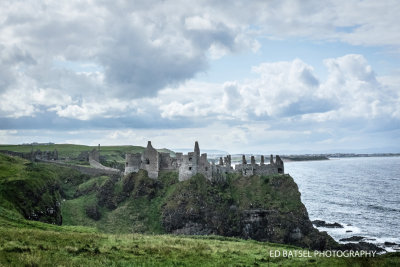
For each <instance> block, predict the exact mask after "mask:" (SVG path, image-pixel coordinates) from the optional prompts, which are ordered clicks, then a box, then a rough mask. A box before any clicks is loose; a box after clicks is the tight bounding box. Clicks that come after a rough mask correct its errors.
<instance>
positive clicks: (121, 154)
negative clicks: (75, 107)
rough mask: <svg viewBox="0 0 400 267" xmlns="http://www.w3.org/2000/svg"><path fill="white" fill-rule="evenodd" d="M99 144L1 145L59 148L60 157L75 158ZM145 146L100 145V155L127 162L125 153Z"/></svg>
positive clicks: (8, 147)
mask: <svg viewBox="0 0 400 267" xmlns="http://www.w3.org/2000/svg"><path fill="white" fill-rule="evenodd" d="M94 148H96V149H97V148H98V146H85V145H73V144H52V145H0V150H9V151H14V152H22V153H28V152H31V151H32V149H33V150H34V151H36V150H37V149H40V150H41V151H53V150H55V149H57V151H58V156H59V157H60V158H69V159H75V158H77V157H78V155H79V154H80V153H81V152H84V151H91V150H92V149H94ZM143 150H144V147H141V146H130V145H127V146H100V155H101V156H104V157H105V159H106V160H107V161H116V162H125V153H141V152H142V151H143ZM158 151H160V152H168V153H170V154H172V155H174V152H173V151H171V150H168V149H165V148H163V149H158Z"/></svg>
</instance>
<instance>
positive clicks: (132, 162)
mask: <svg viewBox="0 0 400 267" xmlns="http://www.w3.org/2000/svg"><path fill="white" fill-rule="evenodd" d="M141 161H142V154H141V153H136V154H131V153H126V154H125V175H126V174H128V173H131V172H138V171H139V169H140V164H141Z"/></svg>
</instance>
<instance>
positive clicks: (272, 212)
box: [161, 175, 337, 249]
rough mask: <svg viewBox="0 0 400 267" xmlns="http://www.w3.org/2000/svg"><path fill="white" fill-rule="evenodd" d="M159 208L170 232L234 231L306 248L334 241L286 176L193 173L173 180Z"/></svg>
mask: <svg viewBox="0 0 400 267" xmlns="http://www.w3.org/2000/svg"><path fill="white" fill-rule="evenodd" d="M161 212H162V224H163V226H164V228H165V229H166V231H167V232H171V233H177V234H191V235H199V234H217V235H223V236H238V237H242V238H246V239H247V238H251V239H255V240H259V241H269V242H276V243H286V244H293V245H298V246H301V247H307V248H312V249H326V248H333V247H336V246H337V243H336V242H335V241H334V240H333V239H332V238H331V237H330V236H328V235H327V234H325V233H320V232H319V231H317V230H316V229H314V228H313V226H312V224H311V221H310V220H309V218H308V214H307V210H306V208H305V206H304V205H303V204H302V203H301V200H300V193H299V191H298V188H297V185H296V183H295V182H294V181H293V178H292V177H290V176H289V175H271V176H261V177H260V176H252V177H243V176H239V175H231V176H229V177H228V180H227V181H226V182H223V183H218V184H211V183H210V182H209V181H207V180H206V179H205V178H204V177H202V176H200V175H198V176H195V177H192V178H191V179H190V180H188V181H185V182H182V183H179V184H178V185H177V187H176V188H175V190H174V191H173V192H172V193H171V194H170V195H169V196H168V197H167V199H166V201H165V204H164V205H163V206H162V211H161Z"/></svg>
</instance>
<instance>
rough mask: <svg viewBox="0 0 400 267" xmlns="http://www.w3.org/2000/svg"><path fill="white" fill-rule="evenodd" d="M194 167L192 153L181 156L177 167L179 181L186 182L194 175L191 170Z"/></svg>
mask: <svg viewBox="0 0 400 267" xmlns="http://www.w3.org/2000/svg"><path fill="white" fill-rule="evenodd" d="M194 165H195V164H194V161H193V152H190V153H188V155H183V157H182V162H181V165H180V167H179V181H185V180H188V179H189V178H190V177H192V176H193V175H195V174H196V173H195V172H194V168H193V167H194ZM196 167H197V166H196ZM196 169H197V168H196Z"/></svg>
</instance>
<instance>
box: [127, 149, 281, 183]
mask: <svg viewBox="0 0 400 267" xmlns="http://www.w3.org/2000/svg"><path fill="white" fill-rule="evenodd" d="M125 161H126V162H125V175H126V174H129V173H132V172H138V171H139V170H146V171H147V173H148V176H149V177H150V178H153V179H157V178H158V173H159V172H160V171H178V173H179V181H185V180H187V179H189V178H190V177H192V176H193V175H196V174H202V175H204V176H205V177H206V178H207V179H208V180H220V179H224V178H225V176H226V174H228V173H241V174H242V175H243V176H251V175H267V174H274V173H284V166H283V161H282V160H281V158H280V157H279V156H278V155H276V159H275V161H274V158H273V156H272V155H271V156H270V162H269V164H266V163H265V161H264V156H261V162H260V164H257V163H256V160H255V158H254V156H251V159H250V163H247V160H246V157H245V155H243V156H242V162H241V163H240V164H236V165H235V168H233V167H232V158H231V156H230V155H227V156H226V157H223V158H222V157H220V159H219V162H218V163H217V164H216V163H215V162H214V161H212V162H211V163H210V162H209V161H208V159H207V153H203V154H200V148H199V143H198V142H197V141H196V142H195V145H194V151H193V152H189V153H188V154H187V155H183V154H182V153H176V154H175V157H172V156H171V155H170V154H169V153H163V152H158V151H157V150H156V149H154V148H153V146H152V145H151V142H150V141H148V143H147V147H146V148H145V150H144V151H143V152H142V153H135V154H131V153H127V154H126V156H125Z"/></svg>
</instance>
